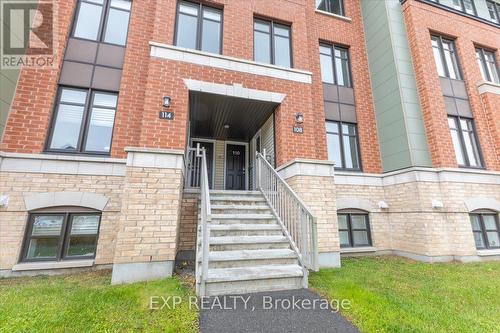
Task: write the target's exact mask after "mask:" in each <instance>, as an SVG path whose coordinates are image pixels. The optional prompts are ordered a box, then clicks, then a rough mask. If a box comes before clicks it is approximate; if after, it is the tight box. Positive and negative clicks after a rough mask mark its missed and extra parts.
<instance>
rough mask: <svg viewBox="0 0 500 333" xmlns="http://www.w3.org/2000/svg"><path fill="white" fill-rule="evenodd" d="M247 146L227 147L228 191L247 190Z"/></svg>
mask: <svg viewBox="0 0 500 333" xmlns="http://www.w3.org/2000/svg"><path fill="white" fill-rule="evenodd" d="M245 179H246V175H245V146H242V145H230V144H228V145H227V147H226V190H244V189H245Z"/></svg>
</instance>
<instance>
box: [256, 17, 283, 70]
mask: <svg viewBox="0 0 500 333" xmlns="http://www.w3.org/2000/svg"><path fill="white" fill-rule="evenodd" d="M253 49H254V52H253V57H254V60H255V61H258V62H263V63H266V64H273V65H277V66H281V67H292V42H291V27H290V26H288V25H284V24H279V23H276V22H274V21H265V20H261V19H255V20H254V24H253Z"/></svg>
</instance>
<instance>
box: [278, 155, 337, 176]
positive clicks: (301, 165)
mask: <svg viewBox="0 0 500 333" xmlns="http://www.w3.org/2000/svg"><path fill="white" fill-rule="evenodd" d="M333 165H334V163H333V162H330V161H322V160H308V159H295V160H292V161H290V162H288V163H285V164H284V165H282V166H280V167H278V168H277V169H276V171H278V173H279V174H280V176H281V177H283V179H288V178H291V177H294V176H316V177H333V175H334V171H333Z"/></svg>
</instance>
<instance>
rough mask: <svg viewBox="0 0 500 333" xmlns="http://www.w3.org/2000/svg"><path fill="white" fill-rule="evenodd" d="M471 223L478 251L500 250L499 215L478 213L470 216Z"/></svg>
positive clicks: (488, 212) (491, 212) (489, 212)
mask: <svg viewBox="0 0 500 333" xmlns="http://www.w3.org/2000/svg"><path fill="white" fill-rule="evenodd" d="M470 221H471V225H472V233H473V234H474V241H475V243H476V248H477V249H480V250H483V249H498V248H500V225H499V222H498V213H496V212H493V211H483V212H476V213H473V214H470Z"/></svg>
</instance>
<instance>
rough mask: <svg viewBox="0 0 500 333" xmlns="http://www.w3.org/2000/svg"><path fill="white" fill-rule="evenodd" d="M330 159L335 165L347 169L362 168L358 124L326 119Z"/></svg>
mask: <svg viewBox="0 0 500 333" xmlns="http://www.w3.org/2000/svg"><path fill="white" fill-rule="evenodd" d="M326 141H327V145H328V160H330V161H332V162H335V167H336V168H338V169H345V170H361V163H360V154H359V145H358V131H357V127H356V124H351V123H342V122H338V121H329V120H327V121H326Z"/></svg>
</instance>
